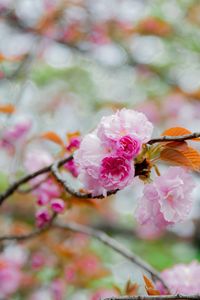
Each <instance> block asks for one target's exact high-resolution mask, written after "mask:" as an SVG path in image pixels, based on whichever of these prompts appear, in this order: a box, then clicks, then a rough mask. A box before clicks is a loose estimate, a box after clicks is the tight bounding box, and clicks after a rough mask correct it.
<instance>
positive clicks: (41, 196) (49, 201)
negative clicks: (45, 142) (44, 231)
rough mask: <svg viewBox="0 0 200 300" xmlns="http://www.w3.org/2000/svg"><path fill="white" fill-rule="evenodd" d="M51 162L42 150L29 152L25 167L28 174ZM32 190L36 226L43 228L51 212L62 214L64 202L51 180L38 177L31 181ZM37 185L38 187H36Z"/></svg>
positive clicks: (47, 154)
mask: <svg viewBox="0 0 200 300" xmlns="http://www.w3.org/2000/svg"><path fill="white" fill-rule="evenodd" d="M52 162H53V158H52V157H51V155H50V154H49V153H47V152H46V151H44V150H39V149H38V150H37V151H36V150H35V151H29V152H28V153H27V156H26V160H25V167H26V169H27V170H28V171H29V172H34V171H36V170H38V169H40V168H42V167H45V166H47V165H48V164H51V163H52ZM30 184H31V185H32V187H33V188H34V189H33V191H32V194H33V195H34V196H35V197H36V203H37V205H38V209H37V212H36V224H37V226H38V227H43V226H45V225H46V224H47V223H48V222H49V221H50V219H51V215H52V212H56V213H62V212H63V210H64V208H65V203H64V201H63V200H62V199H61V198H60V197H61V192H60V189H59V187H58V185H57V184H56V183H55V182H53V180H52V178H48V177H46V175H40V176H38V177H37V178H34V179H32V180H31V182H30ZM37 185H38V186H37Z"/></svg>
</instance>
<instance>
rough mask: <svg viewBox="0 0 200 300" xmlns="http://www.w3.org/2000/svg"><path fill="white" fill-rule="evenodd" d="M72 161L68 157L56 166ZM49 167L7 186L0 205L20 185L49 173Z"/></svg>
mask: <svg viewBox="0 0 200 300" xmlns="http://www.w3.org/2000/svg"><path fill="white" fill-rule="evenodd" d="M72 159H73V156H72V155H70V156H68V157H67V158H63V159H61V160H60V161H59V163H58V165H59V166H63V165H64V164H65V163H66V162H68V161H70V160H72ZM51 167H52V165H49V166H47V167H44V168H42V169H39V170H38V171H36V172H34V173H31V174H28V175H26V176H24V177H22V178H21V179H19V180H18V181H16V182H14V183H13V184H11V185H10V186H9V188H8V189H7V190H6V191H5V192H4V193H2V194H1V195H0V205H1V204H2V203H3V202H4V200H5V199H6V198H8V197H9V196H11V195H12V194H13V193H14V192H15V191H16V190H17V189H18V188H19V187H20V186H21V185H23V184H25V183H27V182H28V181H30V180H31V179H33V178H35V177H37V176H39V175H41V174H45V173H48V172H51Z"/></svg>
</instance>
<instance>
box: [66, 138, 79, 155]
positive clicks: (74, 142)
mask: <svg viewBox="0 0 200 300" xmlns="http://www.w3.org/2000/svg"><path fill="white" fill-rule="evenodd" d="M80 143H81V139H80V137H79V136H76V137H72V138H71V139H70V142H69V144H68V145H67V147H66V149H67V150H68V151H70V152H73V151H74V150H75V149H78V148H79V146H80Z"/></svg>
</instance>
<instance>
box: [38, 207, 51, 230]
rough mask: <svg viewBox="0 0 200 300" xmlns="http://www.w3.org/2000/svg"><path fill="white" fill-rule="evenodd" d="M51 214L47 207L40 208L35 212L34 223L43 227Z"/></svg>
mask: <svg viewBox="0 0 200 300" xmlns="http://www.w3.org/2000/svg"><path fill="white" fill-rule="evenodd" d="M50 219H51V216H50V214H49V211H48V209H47V208H41V209H39V210H38V211H37V212H36V224H37V226H38V227H39V228H41V227H44V226H45V225H46V224H48V222H49V221H50Z"/></svg>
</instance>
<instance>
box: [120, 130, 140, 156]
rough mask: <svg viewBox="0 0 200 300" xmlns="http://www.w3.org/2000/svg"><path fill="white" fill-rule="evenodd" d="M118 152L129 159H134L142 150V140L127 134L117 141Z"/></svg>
mask: <svg viewBox="0 0 200 300" xmlns="http://www.w3.org/2000/svg"><path fill="white" fill-rule="evenodd" d="M116 148H117V154H118V155H119V156H124V157H125V158H127V159H133V158H134V157H136V156H137V155H138V153H139V152H140V150H141V142H140V140H139V139H138V138H135V137H131V136H129V135H125V136H123V137H122V138H120V139H119V141H117V144H116Z"/></svg>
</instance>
